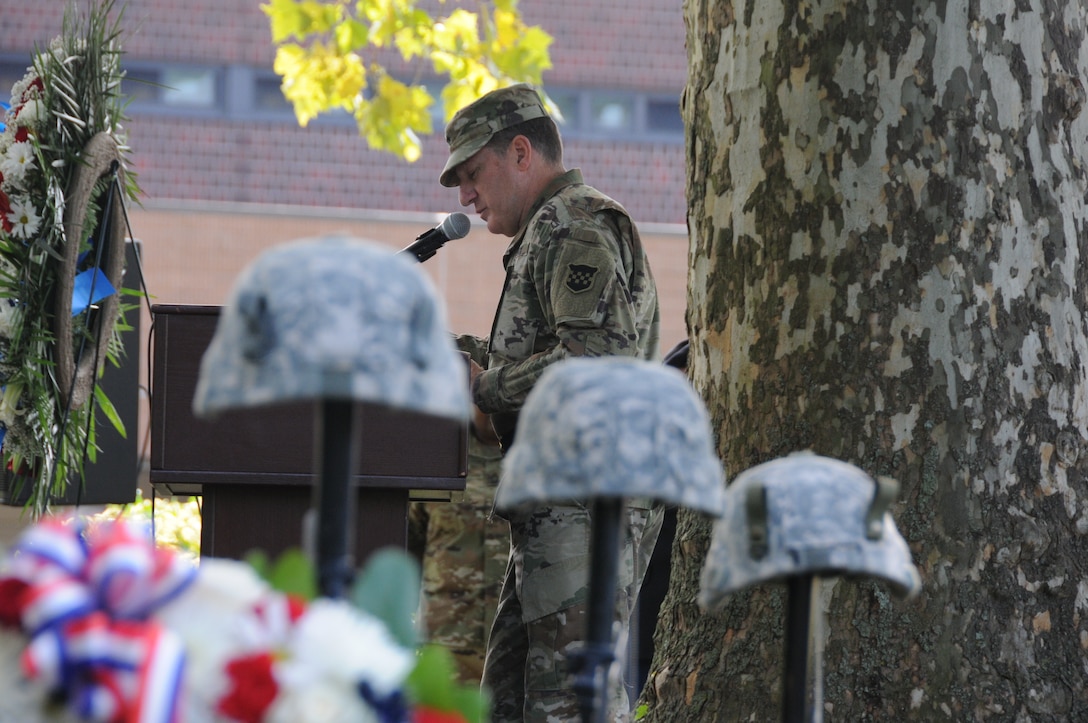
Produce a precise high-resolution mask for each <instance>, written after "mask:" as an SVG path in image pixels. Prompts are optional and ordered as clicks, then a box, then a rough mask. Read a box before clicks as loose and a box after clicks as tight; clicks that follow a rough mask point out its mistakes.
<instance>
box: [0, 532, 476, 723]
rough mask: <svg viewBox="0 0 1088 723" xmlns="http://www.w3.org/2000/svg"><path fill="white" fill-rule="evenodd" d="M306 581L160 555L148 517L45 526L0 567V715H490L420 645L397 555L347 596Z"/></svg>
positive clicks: (371, 568) (358, 719) (374, 721)
mask: <svg viewBox="0 0 1088 723" xmlns="http://www.w3.org/2000/svg"><path fill="white" fill-rule="evenodd" d="M313 581H314V575H313V569H312V566H311V565H310V564H309V562H308V561H307V560H306V558H305V557H304V556H303V555H302V554H301V553H299V552H298V551H296V550H291V551H288V552H287V553H284V555H282V556H281V557H280V558H279V559H278V560H276V561H275V562H274V563H272V562H269V561H267V560H265V559H262V558H260V557H255V558H253V560H252V561H251V562H241V561H236V560H227V559H216V558H208V559H204V560H201V561H200V563H199V565H198V564H195V563H194V560H193V559H192V558H191V557H189V556H186V555H183V554H180V553H178V552H177V551H175V550H173V549H171V548H167V547H157V546H156V545H155V544H154V541H153V539H152V535H151V530H150V525H149V524H148V523H147V520H146V518H140V517H139V516H126V517H121V518H118V519H101V518H99V519H93V518H92V519H87V518H79V517H54V516H47V517H45V518H43V519H42V520H41V521H39V522H38V523H37V524H35V525H33V526H32V527H30V528H29V529H27V530H26V531H25V532H24V533H23V534H22V536H21V537H20V538H19V540H18V541H17V542H16V544H15V546H14V548H13V550H12V551H11V553H10V554H9V555H8V556H7V557H6V559H4V560H3V561H0V652H6V653H7V657H6V658H0V717H2V714H3V713H4V712H5V710H6V709H7V708H9V707H11V706H18V710H14V711H12V710H7V713H8V714H9V715H18V716H19V720H25V721H63V720H69V719H71V718H72V717H78V718H80V719H82V720H90V721H109V722H111V723H112V722H116V723H121V722H123V721H142V722H144V723H183V722H184V723H216V722H223V723H227V722H234V721H236V722H239V723H481V722H482V721H484V720H486V719H487V705H486V701H485V698H484V697H483V696H482V695H481V693H480V691H479V690H478V689H476V688H467V687H460V686H458V685H457V684H456V683H455V682H454V681H453V663H452V660H451V658H450V655H449V653H448V652H447V651H445V650H443V649H441V648H436V647H433V646H432V647H424V648H422V649H417V647H416V644H417V640H416V638H417V635H416V631H415V627H414V623H413V617H414V613H415V608H416V605H415V604H414V602H413V598H414V599H415V600H418V590H419V573H418V568H417V567H416V566H415V564H414V562H412V561H411V559H410V558H409V557H408V555H407V554H406V553H404V552H403V551H395V550H385V551H380V552H378V553H375V554H374V555H373V556H372V557H371V558H370V560H369V561H368V564H367V566H366V567H365V568H364V569H363V570H362V572H361V574H360V575H359V577H358V578H357V580H356V582H355V584H354V586H353V588H352V591H351V595H350V599H329V598H320V597H316V596H315V595H314V587H315V585H314V582H313ZM13 636H16V637H17V639H18V640H13ZM15 651H18V654H15ZM16 668H17V669H18V670H17V671H16ZM5 719H6V718H5Z"/></svg>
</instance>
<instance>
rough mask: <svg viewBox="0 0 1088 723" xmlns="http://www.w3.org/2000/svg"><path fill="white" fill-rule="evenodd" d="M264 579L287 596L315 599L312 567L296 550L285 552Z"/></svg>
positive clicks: (315, 580) (315, 579)
mask: <svg viewBox="0 0 1088 723" xmlns="http://www.w3.org/2000/svg"><path fill="white" fill-rule="evenodd" d="M266 579H267V580H268V583H269V584H270V585H271V586H272V587H274V588H275V589H277V590H279V591H280V592H283V593H286V594H288V595H296V596H298V597H300V598H302V599H303V600H313V599H314V598H315V597H317V578H316V576H315V575H314V568H313V565H312V564H310V560H309V558H307V557H306V555H304V554H303V553H302V550H299V549H298V548H291V549H289V550H285V551H284V552H283V553H282V554H281V555H280V556H279V557H278V558H277V559H276V562H275V563H274V564H273V565H272V567H271V569H270V570H269V571H268V575H267V577H266Z"/></svg>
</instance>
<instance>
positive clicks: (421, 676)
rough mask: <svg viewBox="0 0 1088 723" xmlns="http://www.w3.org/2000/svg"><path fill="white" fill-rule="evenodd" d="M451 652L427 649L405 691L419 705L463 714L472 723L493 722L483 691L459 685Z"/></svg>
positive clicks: (438, 648)
mask: <svg viewBox="0 0 1088 723" xmlns="http://www.w3.org/2000/svg"><path fill="white" fill-rule="evenodd" d="M456 680H457V675H456V671H455V670H454V664H453V656H452V655H451V654H450V651H449V650H447V649H446V648H443V647H441V646H438V645H426V646H424V647H423V649H422V650H421V651H420V654H419V661H418V662H417V663H416V667H415V668H414V669H413V670H412V673H411V675H409V676H408V680H407V681H405V687H406V688H407V690H408V695H409V697H410V698H411V699H412V700H413V701H414V702H415V703H416V704H418V705H421V706H425V707H428V708H433V709H435V710H440V711H445V712H451V711H456V712H458V713H460V714H461V715H462V716H463V717H464V719H465V720H466V721H468V722H469V723H486V721H488V720H489V715H488V714H489V708H490V705H489V701H488V698H487V696H486V695H485V694H483V693H482V692H481V691H480V689H479V688H477V687H475V686H473V687H471V688H470V687H467V686H462V685H458V684H457V683H455V682H454V681H456Z"/></svg>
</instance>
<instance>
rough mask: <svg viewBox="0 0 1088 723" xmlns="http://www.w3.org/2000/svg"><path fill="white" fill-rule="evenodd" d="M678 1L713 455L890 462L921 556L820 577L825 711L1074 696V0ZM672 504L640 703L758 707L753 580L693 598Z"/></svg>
mask: <svg viewBox="0 0 1088 723" xmlns="http://www.w3.org/2000/svg"><path fill="white" fill-rule="evenodd" d="M684 12H685V17H686V22H687V42H688V52H689V58H690V76H689V80H688V86H687V88H686V92H685V96H684V101H683V105H684V107H683V112H684V115H685V119H686V122H687V125H688V129H689V131H688V132H689V137H688V143H687V149H688V171H689V176H688V178H689V183H688V201H689V208H690V213H689V227H690V233H691V252H690V253H691V258H690V261H691V276H690V280H689V282H690V283H689V289H690V290H689V302H690V306H689V314H688V324H689V328H690V333H691V338H692V342H693V346H694V348H695V350H696V352H695V353H694V354H693V356H692V369H691V375H692V379H693V383H694V384H695V386H696V388H697V389H699V391H700V392H701V393H702V395H703V396H704V398H705V399H706V401H707V405H708V408H709V409H710V413H711V416H712V418H713V420H714V422H715V425H716V427H717V429H718V430H719V431H720V438H719V445H720V451H721V454H722V458H723V460H724V461H725V463H726V466H727V469H728V473H729V475H730V478H732V477H734V476H735V475H737V474H738V473H739V472H741V471H743V470H744V469H746V468H748V467H750V466H752V465H754V464H757V463H759V462H763V461H766V460H768V459H773V458H776V457H780V456H782V455H785V454H787V453H789V452H791V451H794V450H798V449H812V450H813V451H815V452H817V453H819V454H823V455H827V456H830V457H836V458H839V459H842V460H845V461H848V462H851V463H853V464H856V465H858V466H859V467H861V468H862V469H864V470H866V471H867V472H870V473H871V474H874V475H877V474H883V475H888V476H891V477H894V478H896V479H898V480H899V481H900V482H901V483H902V486H903V491H902V494H901V499H900V503H899V504H898V505H897V506H896V508H895V510H894V515H895V518H896V520H897V523H898V526H899V529H900V531H901V532H902V533H903V534H904V536H905V537H906V538H907V540H908V541H909V542H910V544H911V549H912V553H913V556H914V561H915V563H916V564H917V565H918V567H919V570H920V572H921V574H922V579H923V584H924V587H923V591H922V594H921V595H920V596H919V597H918V598H916V599H914V600H911V601H908V602H902V601H899V600H896V599H893V598H891V597H890V596H889V595H888V593H887V591H886V590H885V588H883V587H882V586H880V585H878V584H876V583H874V582H871V581H858V580H846V579H843V580H827V581H825V583H824V590H823V595H822V596H820V598H819V603H820V604H821V605H823V606H824V607H825V608H826V609H827V610H828V618H829V624H828V626H827V627H826V629H825V637H824V640H825V642H826V648H825V651H824V655H823V663H824V671H823V672H824V674H823V680H824V683H825V685H824V696H825V705H824V714H825V716H826V717H827V719H828V720H835V721H839V720H841V721H856V720H919V721H931V720H1036V721H1038V720H1085V719H1088V688H1086V684H1085V681H1086V680H1088V652H1086V650H1088V541H1086V535H1088V478H1086V472H1088V448H1086V446H1085V445H1086V443H1088V366H1086V362H1088V339H1086V337H1088V327H1086V324H1085V311H1086V309H1085V307H1086V306H1088V300H1086V292H1088V263H1086V258H1085V256H1086V252H1088V229H1086V225H1085V217H1086V215H1088V208H1086V204H1085V200H1086V190H1088V188H1086V186H1088V184H1086V179H1085V163H1086V161H1088V158H1086V156H1088V140H1086V137H1088V120H1086V117H1085V116H1084V115H1082V114H1081V106H1082V103H1083V101H1084V98H1085V93H1084V89H1083V88H1084V86H1083V82H1084V79H1085V76H1086V73H1088V46H1086V44H1085V29H1086V23H1088V4H1086V3H1085V1H1084V0H944V1H931V0H913V1H912V0H894V1H890V0H868V2H865V1H852V0H808V1H801V0H736V2H732V3H730V2H727V1H715V0H687V2H686V3H685V8H684ZM681 518H682V520H681V525H680V530H679V532H678V536H677V538H678V539H677V544H676V546H675V547H674V549H673V563H674V570H673V579H672V588H671V590H670V592H669V595H668V597H667V598H666V600H665V604H664V606H663V609H662V616H661V621H662V622H661V625H659V627H658V634H657V640H658V648H657V657H656V658H655V660H654V665H653V667H654V672H653V673H652V674H651V676H652V677H651V681H650V684H649V685H648V686H647V691H646V692H645V693H644V695H643V699H642V701H641V702H642V704H644V705H645V706H647V707H648V715H647V717H646V718H645V720H650V721H670V722H674V721H698V722H699V723H706V721H715V720H720V721H738V720H759V721H765V720H773V719H774V718H775V717H776V716H777V715H778V711H779V706H780V703H781V697H782V681H781V678H782V666H783V661H782V625H783V614H784V599H785V598H784V595H783V589H782V586H775V585H768V586H762V587H759V588H755V589H752V590H750V591H745V592H744V593H740V594H737V595H735V596H734V597H733V598H731V600H730V603H729V604H728V607H727V609H726V610H725V611H724V612H722V613H721V614H718V615H708V614H704V613H703V612H702V611H700V610H699V609H698V608H697V607H696V606H695V604H694V600H695V595H696V592H697V589H698V580H699V572H700V569H701V566H702V563H703V556H704V553H705V550H706V546H707V542H708V535H709V531H710V526H709V525H708V524H707V523H706V522H705V521H703V520H700V519H698V518H696V517H695V516H692V515H681Z"/></svg>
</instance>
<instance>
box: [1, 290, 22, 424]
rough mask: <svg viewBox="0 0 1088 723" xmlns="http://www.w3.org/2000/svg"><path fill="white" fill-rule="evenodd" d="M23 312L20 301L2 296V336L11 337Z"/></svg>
mask: <svg viewBox="0 0 1088 723" xmlns="http://www.w3.org/2000/svg"><path fill="white" fill-rule="evenodd" d="M21 313H22V312H21V310H20V308H19V302H17V301H16V300H15V299H5V298H3V297H0V338H4V339H10V338H11V331H12V329H14V328H16V327H17V326H18V324H19V319H20V314H21ZM0 417H2V415H0Z"/></svg>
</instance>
